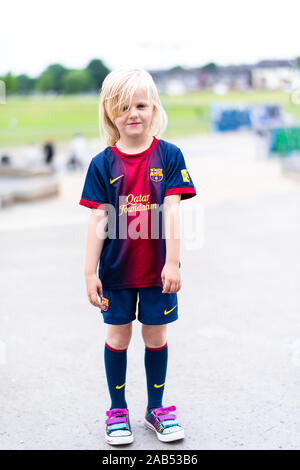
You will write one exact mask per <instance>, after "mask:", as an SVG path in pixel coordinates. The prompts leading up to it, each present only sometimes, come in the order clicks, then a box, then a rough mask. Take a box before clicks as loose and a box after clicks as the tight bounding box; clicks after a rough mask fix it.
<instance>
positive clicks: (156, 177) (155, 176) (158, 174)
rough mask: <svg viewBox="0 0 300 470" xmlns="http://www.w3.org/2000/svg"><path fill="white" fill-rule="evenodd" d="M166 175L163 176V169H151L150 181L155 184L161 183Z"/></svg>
mask: <svg viewBox="0 0 300 470" xmlns="http://www.w3.org/2000/svg"><path fill="white" fill-rule="evenodd" d="M163 177H164V175H163V169H162V168H150V179H151V180H152V181H155V183H158V182H159V181H162V179H163Z"/></svg>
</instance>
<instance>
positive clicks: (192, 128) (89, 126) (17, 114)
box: [0, 91, 300, 147]
mask: <svg viewBox="0 0 300 470" xmlns="http://www.w3.org/2000/svg"><path fill="white" fill-rule="evenodd" d="M161 100H162V103H163V106H164V108H165V110H166V112H167V114H168V118H169V125H168V129H167V131H166V132H165V134H164V136H163V138H165V139H168V138H173V137H180V136H188V135H195V134H200V133H205V132H209V105H210V104H211V103H212V102H243V103H277V104H281V105H282V106H283V109H284V110H285V111H286V112H287V113H289V114H291V115H292V116H293V118H294V119H295V120H297V121H300V105H295V104H292V102H291V99H290V95H289V94H287V93H284V92H266V91H251V92H247V93H242V92H229V93H227V94H226V95H225V96H218V95H216V94H214V93H212V92H208V91H197V92H193V93H188V94H185V95H182V96H166V95H163V94H161ZM75 132H81V133H82V134H83V135H84V136H85V137H86V138H97V137H98V136H99V132H98V97H97V96H90V95H83V96H82V95H80V96H78V95H74V96H58V97H46V96H45V97H30V98H26V97H8V98H7V102H6V104H5V105H3V104H1V105H0V147H4V146H5V147H7V146H17V145H27V144H33V143H38V144H40V143H42V142H43V141H44V139H45V138H46V137H49V138H51V139H52V140H53V141H54V142H55V143H56V142H64V141H66V142H67V141H70V139H71V138H72V136H73V134H74V133H75Z"/></svg>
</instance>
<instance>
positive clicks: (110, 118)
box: [99, 68, 168, 145]
mask: <svg viewBox="0 0 300 470" xmlns="http://www.w3.org/2000/svg"><path fill="white" fill-rule="evenodd" d="M140 88H141V89H143V90H145V91H146V94H147V100H148V101H150V103H151V105H154V107H155V109H154V110H153V116H152V121H151V124H150V130H151V132H152V135H155V136H159V135H161V134H162V133H163V132H164V131H165V129H166V127H167V124H168V117H167V114H166V112H165V110H164V108H163V107H162V104H161V101H160V98H159V95H158V91H157V88H156V85H155V83H154V81H153V78H152V77H151V75H150V74H149V73H148V72H147V71H146V70H144V69H140V68H137V69H118V70H113V71H112V72H110V73H109V74H108V75H107V76H106V77H105V79H104V81H103V83H102V87H101V90H100V99H99V124H100V126H99V130H100V135H101V136H102V135H103V134H104V136H103V137H104V139H105V141H106V143H107V145H113V144H114V143H115V142H117V141H118V140H119V138H120V133H119V131H118V128H117V127H116V125H115V124H114V119H115V118H116V117H118V116H119V115H120V114H121V112H122V109H123V106H124V105H126V106H127V105H128V103H129V107H130V106H131V102H132V97H133V95H134V93H135V92H136V90H137V89H140ZM102 133H103V134H102Z"/></svg>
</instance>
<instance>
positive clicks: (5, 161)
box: [1, 155, 11, 166]
mask: <svg viewBox="0 0 300 470" xmlns="http://www.w3.org/2000/svg"><path fill="white" fill-rule="evenodd" d="M1 165H2V166H10V165H11V159H10V157H9V156H8V155H1Z"/></svg>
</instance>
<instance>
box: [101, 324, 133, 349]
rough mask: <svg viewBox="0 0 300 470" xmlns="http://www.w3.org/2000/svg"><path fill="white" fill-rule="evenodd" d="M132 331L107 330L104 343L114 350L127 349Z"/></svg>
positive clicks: (121, 329) (128, 329)
mask: <svg viewBox="0 0 300 470" xmlns="http://www.w3.org/2000/svg"><path fill="white" fill-rule="evenodd" d="M131 335H132V329H131V328H130V327H128V328H126V327H125V328H120V327H119V328H116V329H114V328H109V329H108V331H107V339H106V342H107V343H108V344H109V346H111V347H112V348H114V349H127V348H128V346H129V343H130V340H131Z"/></svg>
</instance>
